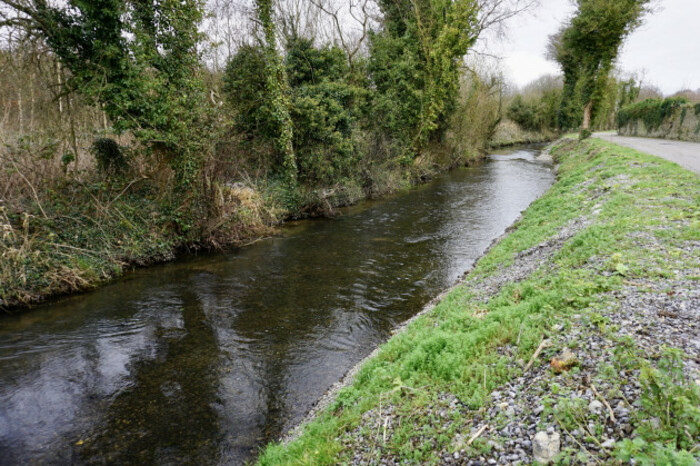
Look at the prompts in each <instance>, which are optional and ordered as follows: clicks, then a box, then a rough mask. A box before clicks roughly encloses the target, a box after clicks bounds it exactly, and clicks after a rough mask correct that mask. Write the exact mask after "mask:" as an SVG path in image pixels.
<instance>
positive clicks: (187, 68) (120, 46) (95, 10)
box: [0, 0, 206, 187]
mask: <svg viewBox="0 0 700 466" xmlns="http://www.w3.org/2000/svg"><path fill="white" fill-rule="evenodd" d="M0 4H4V5H5V6H7V7H10V11H12V12H13V13H14V14H13V15H5V17H4V18H0V19H2V20H3V21H2V23H4V24H6V25H8V24H13V25H16V26H19V27H23V28H25V29H26V30H27V31H28V32H29V33H31V34H35V35H38V36H40V37H41V38H42V39H43V40H44V41H46V43H47V44H48V45H49V47H50V48H51V50H52V51H53V53H54V54H55V55H56V57H57V58H58V59H59V60H60V61H61V62H62V63H63V65H65V67H67V68H68V69H69V70H70V75H71V79H70V82H69V85H70V86H71V87H72V88H74V89H75V90H77V91H79V92H80V93H81V94H83V95H85V96H88V97H90V98H93V99H95V100H96V101H98V102H100V103H102V104H103V105H104V109H105V111H106V112H107V114H108V115H109V117H110V120H111V121H112V124H113V125H114V128H115V130H117V131H127V130H128V131H131V132H132V133H133V134H134V135H135V136H136V138H137V139H138V140H139V141H140V142H141V143H142V144H144V146H145V147H146V148H148V149H150V150H152V151H154V152H158V153H159V154H162V155H164V156H165V157H166V158H167V159H168V161H169V162H170V165H171V166H172V168H173V170H174V172H175V174H176V177H177V179H178V185H179V186H181V187H182V186H189V185H191V183H192V181H193V180H194V179H195V176H196V174H197V172H198V169H199V163H200V159H201V156H202V153H203V151H204V146H203V136H201V132H197V131H195V130H194V128H196V127H197V126H200V125H201V122H202V121H203V120H204V119H205V118H206V106H205V102H206V100H205V98H204V92H203V86H202V83H201V80H200V78H199V77H198V71H199V68H200V66H201V63H200V56H199V53H198V50H197V46H198V45H199V43H200V40H201V36H200V33H199V31H198V27H199V25H200V23H201V21H202V17H203V8H204V2H203V0H178V1H175V0H70V1H68V2H67V3H66V4H58V5H52V4H50V3H49V2H47V1H46V0H0Z"/></svg>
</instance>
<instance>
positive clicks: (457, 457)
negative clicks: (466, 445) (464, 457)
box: [452, 451, 459, 460]
mask: <svg viewBox="0 0 700 466" xmlns="http://www.w3.org/2000/svg"><path fill="white" fill-rule="evenodd" d="M452 457H453V458H454V459H456V460H458V459H459V452H458V451H456V452H455V454H454V455H452Z"/></svg>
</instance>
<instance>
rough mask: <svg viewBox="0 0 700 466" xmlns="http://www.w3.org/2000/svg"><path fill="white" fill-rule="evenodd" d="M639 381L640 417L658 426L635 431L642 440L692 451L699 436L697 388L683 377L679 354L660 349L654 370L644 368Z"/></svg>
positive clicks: (648, 426)
mask: <svg viewBox="0 0 700 466" xmlns="http://www.w3.org/2000/svg"><path fill="white" fill-rule="evenodd" d="M639 380H640V382H641V384H642V407H643V410H644V415H645V416H648V418H649V419H651V418H655V419H658V420H659V424H660V426H659V427H655V426H653V425H652V423H651V422H649V423H646V424H643V425H642V427H640V429H639V430H640V433H641V434H642V436H643V437H644V439H645V440H647V441H660V442H662V443H666V444H668V443H671V444H673V445H674V446H675V448H678V449H691V448H693V446H695V442H696V439H697V437H698V435H700V387H699V386H698V385H696V384H695V383H694V382H693V381H689V380H688V379H687V378H686V377H685V375H684V374H683V359H682V357H681V353H680V351H679V350H676V349H672V348H662V352H661V358H660V359H659V362H658V369H657V368H654V367H652V366H651V365H647V366H646V367H644V368H643V369H642V373H641V375H640V377H639Z"/></svg>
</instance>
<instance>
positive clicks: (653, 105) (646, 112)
mask: <svg viewBox="0 0 700 466" xmlns="http://www.w3.org/2000/svg"><path fill="white" fill-rule="evenodd" d="M687 103H688V99H686V98H685V97H671V98H668V99H646V100H643V101H641V102H637V103H635V104H632V105H628V106H626V107H623V108H621V109H620V111H619V112H618V113H617V125H618V128H622V127H623V126H627V124H629V123H630V122H632V121H634V120H640V121H642V122H644V126H645V127H646V128H647V129H649V130H655V129H657V128H659V126H661V124H662V123H663V122H664V121H665V120H666V119H667V118H669V117H671V116H672V115H673V114H674V113H675V112H676V111H677V110H678V109H679V108H681V107H682V106H683V105H684V104H687Z"/></svg>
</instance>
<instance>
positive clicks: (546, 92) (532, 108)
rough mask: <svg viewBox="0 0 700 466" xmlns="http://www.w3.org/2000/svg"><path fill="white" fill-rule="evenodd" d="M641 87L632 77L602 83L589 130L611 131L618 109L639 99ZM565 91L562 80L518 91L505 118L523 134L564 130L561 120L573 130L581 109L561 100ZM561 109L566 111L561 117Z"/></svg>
mask: <svg viewBox="0 0 700 466" xmlns="http://www.w3.org/2000/svg"><path fill="white" fill-rule="evenodd" d="M641 91H642V86H641V83H640V82H639V81H638V79H637V78H636V77H635V76H626V77H622V76H620V73H611V74H610V76H608V77H607V78H606V80H605V84H604V86H603V88H602V89H601V90H600V95H599V98H598V99H597V101H596V107H595V109H596V111H595V113H594V115H593V119H592V122H591V128H592V129H602V130H607V129H612V128H614V127H615V125H616V119H617V114H618V111H619V110H620V108H622V107H624V106H626V105H628V104H630V103H631V102H635V101H636V100H638V99H639V96H640V93H641ZM564 93H565V89H564V82H563V80H562V79H561V78H558V77H554V76H543V77H541V78H538V79H537V80H535V81H533V82H531V83H530V84H528V85H526V86H524V87H523V88H522V89H519V90H518V92H517V93H516V94H515V95H514V96H512V97H511V98H510V101H509V103H508V105H507V109H506V116H507V117H508V118H509V119H510V120H511V121H513V122H515V123H517V124H518V125H519V126H520V127H521V128H522V129H524V130H526V131H535V132H538V133H541V134H542V133H544V134H547V133H549V134H554V133H556V132H557V131H559V130H564V129H567V127H568V126H566V125H563V123H562V117H563V116H564V115H565V114H566V115H568V116H566V117H565V118H568V119H570V121H571V125H572V127H575V126H577V125H579V124H580V123H581V121H582V119H583V109H582V108H581V107H576V106H574V107H572V106H570V105H568V104H566V103H565V101H564V100H563V99H564V98H565V96H564ZM562 106H564V107H566V108H565V110H566V112H568V113H566V112H564V113H563V111H562Z"/></svg>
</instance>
